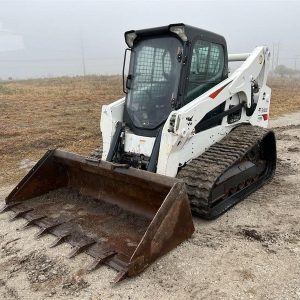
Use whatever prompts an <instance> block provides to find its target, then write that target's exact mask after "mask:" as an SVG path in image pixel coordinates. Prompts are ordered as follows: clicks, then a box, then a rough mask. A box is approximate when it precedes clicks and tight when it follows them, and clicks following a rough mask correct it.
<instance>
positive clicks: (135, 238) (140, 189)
mask: <svg viewBox="0 0 300 300" xmlns="http://www.w3.org/2000/svg"><path fill="white" fill-rule="evenodd" d="M5 202H6V204H5V206H4V208H3V211H5V210H8V209H10V210H12V211H14V212H15V215H14V217H13V218H12V219H15V218H18V217H23V218H25V219H26V220H27V223H26V224H25V226H24V227H26V226H30V225H36V226H38V227H40V231H39V232H38V233H37V235H36V236H37V237H39V236H41V235H43V234H45V233H51V234H53V235H54V236H56V237H57V239H56V240H55V242H54V243H53V244H52V245H51V246H56V245H58V244H60V243H61V242H68V243H70V244H71V245H72V246H73V249H72V252H71V253H70V255H69V257H73V256H75V255H77V254H79V253H81V252H85V253H87V254H89V255H90V256H92V257H93V258H94V261H93V263H92V264H91V265H90V267H89V270H92V269H95V268H97V267H98V266H100V265H101V264H106V265H109V266H110V267H112V268H114V269H116V270H117V271H118V272H119V273H118V276H117V277H116V279H115V281H119V280H121V279H123V278H124V277H126V276H134V275H137V274H138V273H140V272H142V271H143V270H144V269H145V268H147V267H148V266H149V264H150V263H151V262H153V261H154V260H155V259H156V258H158V257H159V256H161V255H163V254H165V253H167V252H169V251H170V250H171V249H173V248H175V247H176V246H177V245H178V244H180V243H181V242H182V241H184V240H186V239H188V238H189V237H190V236H191V235H192V233H193V232H194V226H193V221H192V216H191V211H190V206H189V203H188V198H187V194H186V191H185V185H184V183H183V182H181V181H179V180H178V179H175V178H170V177H166V176H161V175H158V174H154V173H150V172H146V171H142V170H137V169H134V168H128V167H127V168H126V167H125V166H124V165H114V164H112V163H109V162H105V161H90V160H88V159H87V158H85V157H83V156H80V155H76V154H73V153H68V152H64V151H60V150H49V151H48V152H47V153H46V154H45V155H44V156H43V157H42V158H41V159H40V160H39V161H38V163H37V164H36V165H35V166H34V167H33V168H32V170H31V171H30V172H29V173H28V174H27V175H26V176H25V177H24V178H23V179H22V180H21V182H20V183H19V184H18V185H17V186H16V187H15V188H14V190H13V191H12V192H11V193H10V194H9V195H8V197H7V198H6V199H5Z"/></svg>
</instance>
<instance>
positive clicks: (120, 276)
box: [113, 270, 127, 284]
mask: <svg viewBox="0 0 300 300" xmlns="http://www.w3.org/2000/svg"><path fill="white" fill-rule="evenodd" d="M126 277H127V270H124V271H120V272H119V273H118V275H117V276H116V277H115V279H114V280H113V283H114V284H116V283H118V282H120V281H121V280H123V279H125V278H126Z"/></svg>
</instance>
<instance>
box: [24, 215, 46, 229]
mask: <svg viewBox="0 0 300 300" xmlns="http://www.w3.org/2000/svg"><path fill="white" fill-rule="evenodd" d="M45 218H47V217H46V216H36V217H33V218H31V219H30V220H28V221H27V222H26V223H25V225H24V226H23V227H22V229H25V228H28V227H29V226H32V225H34V223H35V222H36V221H39V220H42V219H45Z"/></svg>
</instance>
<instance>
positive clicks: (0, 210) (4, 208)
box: [0, 202, 21, 213]
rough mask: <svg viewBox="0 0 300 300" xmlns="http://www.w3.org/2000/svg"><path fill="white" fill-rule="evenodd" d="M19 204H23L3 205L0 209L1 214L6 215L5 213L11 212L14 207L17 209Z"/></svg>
mask: <svg viewBox="0 0 300 300" xmlns="http://www.w3.org/2000/svg"><path fill="white" fill-rule="evenodd" d="M19 204H21V202H15V203H10V204H5V205H3V206H2V207H1V208H0V213H4V212H6V211H8V210H10V209H11V208H13V207H15V206H17V205H19Z"/></svg>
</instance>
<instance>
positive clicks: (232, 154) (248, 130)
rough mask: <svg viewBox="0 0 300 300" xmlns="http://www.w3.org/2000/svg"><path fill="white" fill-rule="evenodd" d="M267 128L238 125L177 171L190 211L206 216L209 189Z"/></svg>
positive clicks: (208, 209)
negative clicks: (182, 182)
mask: <svg viewBox="0 0 300 300" xmlns="http://www.w3.org/2000/svg"><path fill="white" fill-rule="evenodd" d="M268 132H269V130H268V129H264V128H262V127H257V126H251V125H241V126H238V127H237V128H235V129H233V130H232V131H231V132H230V133H229V134H227V136H226V137H225V138H224V139H222V140H221V141H220V142H218V143H215V144H214V145H212V146H211V147H210V148H209V149H208V150H207V151H205V152H204V153H203V154H202V155H200V156H199V157H198V158H195V159H193V160H191V161H190V162H189V163H187V164H186V165H185V166H184V167H182V168H181V170H180V171H179V172H178V175H177V178H180V179H183V180H184V181H185V183H186V187H187V193H188V196H189V200H190V205H191V209H192V212H193V213H194V214H196V215H199V216H202V217H208V216H209V214H210V210H211V203H210V192H211V190H212V188H213V186H214V184H215V182H216V181H217V180H218V178H219V177H220V176H221V175H222V174H223V173H224V172H225V171H226V170H227V169H228V168H229V167H231V166H232V165H234V164H235V163H237V162H239V161H241V160H242V159H243V158H244V156H245V155H246V154H247V152H248V151H249V150H251V149H252V148H253V147H254V146H255V145H258V144H259V143H260V142H261V140H262V139H263V138H264V137H265V136H266V134H267V133H268Z"/></svg>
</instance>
